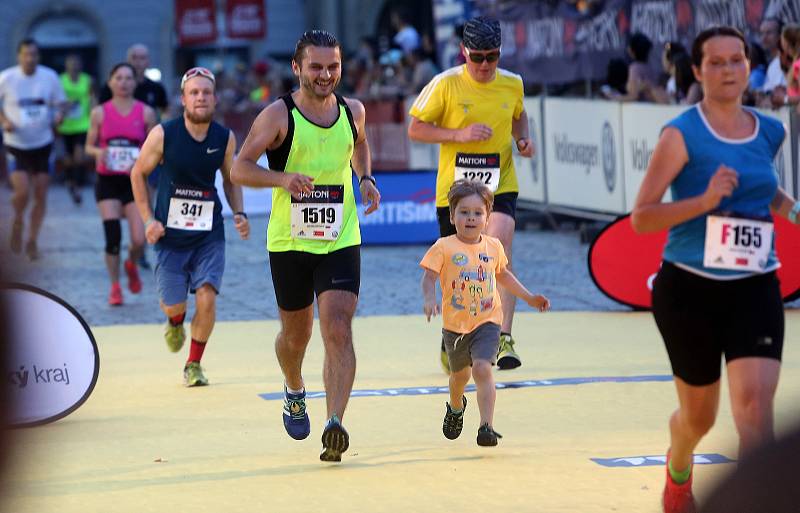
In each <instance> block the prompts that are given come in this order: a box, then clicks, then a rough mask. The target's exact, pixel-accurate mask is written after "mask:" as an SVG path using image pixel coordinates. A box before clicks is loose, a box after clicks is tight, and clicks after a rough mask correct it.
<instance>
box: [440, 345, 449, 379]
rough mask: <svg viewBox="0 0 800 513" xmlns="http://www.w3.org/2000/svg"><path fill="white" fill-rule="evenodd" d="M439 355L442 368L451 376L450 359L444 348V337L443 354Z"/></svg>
mask: <svg viewBox="0 0 800 513" xmlns="http://www.w3.org/2000/svg"><path fill="white" fill-rule="evenodd" d="M439 357H440V360H439V362H440V363H441V364H442V370H443V371H444V373H445V374H447V375H448V376H449V375H450V359H449V358H447V351H446V350H445V348H444V339H442V352H441V355H440V356H439Z"/></svg>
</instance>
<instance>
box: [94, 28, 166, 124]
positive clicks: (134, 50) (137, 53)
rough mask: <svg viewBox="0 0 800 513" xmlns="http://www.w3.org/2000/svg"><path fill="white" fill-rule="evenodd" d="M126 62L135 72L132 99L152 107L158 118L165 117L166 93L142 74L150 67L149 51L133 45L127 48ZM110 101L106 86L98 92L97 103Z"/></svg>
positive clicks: (109, 92) (109, 93) (138, 45)
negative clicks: (134, 86)
mask: <svg viewBox="0 0 800 513" xmlns="http://www.w3.org/2000/svg"><path fill="white" fill-rule="evenodd" d="M127 61H128V64H130V65H131V66H133V69H134V70H135V71H136V89H134V91H133V97H134V98H135V99H137V100H139V101H140V102H144V103H146V104H147V105H149V106H151V107H153V109H155V111H156V114H157V115H158V117H159V118H161V117H163V116H165V115H166V113H167V107H168V106H169V104H168V102H167V91H166V90H165V89H164V86H162V85H161V84H160V83H159V82H154V81H152V80H150V79H149V78H147V77H146V76H145V74H144V72H145V71H147V68H148V67H150V50H148V49H147V47H146V46H145V45H143V44H135V45H133V46H131V47H130V48H128V55H127ZM110 99H111V89H109V88H108V84H106V85H105V86H103V89H102V90H101V91H100V98H99V100H98V101H99V102H100V103H105V102H107V101H108V100H110Z"/></svg>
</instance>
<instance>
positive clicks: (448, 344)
mask: <svg viewBox="0 0 800 513" xmlns="http://www.w3.org/2000/svg"><path fill="white" fill-rule="evenodd" d="M442 339H443V340H444V347H445V349H446V350H447V358H448V360H450V371H451V372H458V371H460V370H461V369H463V368H464V367H470V366H472V362H473V360H477V359H479V360H488V361H490V362H492V365H494V364H495V363H497V350H498V348H499V347H500V326H499V325H497V324H495V323H493V322H487V323H486V324H481V325H480V326H478V327H477V328H475V329H474V330H472V331H470V332H469V333H463V334H462V333H455V332H453V331H449V330H445V329H443V330H442Z"/></svg>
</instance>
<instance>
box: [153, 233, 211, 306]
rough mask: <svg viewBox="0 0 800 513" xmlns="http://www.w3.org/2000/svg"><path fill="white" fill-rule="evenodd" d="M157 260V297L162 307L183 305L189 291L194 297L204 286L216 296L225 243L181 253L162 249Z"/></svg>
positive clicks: (180, 251)
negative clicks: (211, 288) (212, 290)
mask: <svg viewBox="0 0 800 513" xmlns="http://www.w3.org/2000/svg"><path fill="white" fill-rule="evenodd" d="M156 258H157V261H156V269H155V273H156V284H157V285H158V295H159V297H160V298H161V300H162V301H163V302H164V304H165V305H168V306H170V305H177V304H180V303H184V302H186V298H187V297H188V295H189V292H191V293H192V294H194V292H195V290H197V289H199V288H200V287H201V286H203V285H204V284H206V283H208V284H209V285H211V286H212V287H214V290H215V291H216V292H217V294H219V291H220V288H221V287H222V274H223V272H224V271H225V241H224V240H215V241H211V242H207V243H205V244H202V245H200V246H198V247H196V248H191V249H184V250H174V249H169V248H161V249H159V250H158V251H156Z"/></svg>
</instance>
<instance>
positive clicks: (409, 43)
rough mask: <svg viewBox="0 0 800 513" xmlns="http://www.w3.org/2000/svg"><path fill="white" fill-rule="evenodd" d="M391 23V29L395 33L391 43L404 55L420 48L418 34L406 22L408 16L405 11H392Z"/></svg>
mask: <svg viewBox="0 0 800 513" xmlns="http://www.w3.org/2000/svg"><path fill="white" fill-rule="evenodd" d="M391 23H392V28H393V29H395V30H396V31H397V33H396V34H395V35H394V38H392V42H393V43H394V44H395V45H397V46H398V47H399V48H400V49H401V50H403V53H404V54H406V55H408V54H410V53H411V52H413V51H414V50H416V49H417V48H419V47H420V44H421V41H420V37H419V32H417V29H415V28H414V27H413V26H412V25H411V23H409V22H408V14H407V13H406V12H405V10H401V9H398V10H395V11H393V12H392V15H391Z"/></svg>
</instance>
